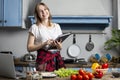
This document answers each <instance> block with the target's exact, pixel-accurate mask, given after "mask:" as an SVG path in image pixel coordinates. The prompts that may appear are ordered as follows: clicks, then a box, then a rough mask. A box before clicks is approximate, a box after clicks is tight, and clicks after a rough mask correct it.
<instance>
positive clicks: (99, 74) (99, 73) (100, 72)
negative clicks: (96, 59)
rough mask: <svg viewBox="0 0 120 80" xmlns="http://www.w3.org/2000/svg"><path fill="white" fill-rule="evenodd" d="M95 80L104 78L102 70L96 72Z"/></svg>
mask: <svg viewBox="0 0 120 80" xmlns="http://www.w3.org/2000/svg"><path fill="white" fill-rule="evenodd" d="M94 76H95V78H102V76H103V72H102V71H100V70H96V72H95V73H94Z"/></svg>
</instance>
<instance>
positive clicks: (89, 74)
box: [87, 72, 94, 80]
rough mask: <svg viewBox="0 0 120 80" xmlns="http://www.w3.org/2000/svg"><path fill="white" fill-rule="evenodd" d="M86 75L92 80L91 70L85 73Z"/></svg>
mask: <svg viewBox="0 0 120 80" xmlns="http://www.w3.org/2000/svg"><path fill="white" fill-rule="evenodd" d="M87 75H88V77H89V80H92V78H94V75H93V73H91V72H89V73H87Z"/></svg>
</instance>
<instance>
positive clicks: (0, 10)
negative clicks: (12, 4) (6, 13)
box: [0, 0, 3, 26]
mask: <svg viewBox="0 0 120 80" xmlns="http://www.w3.org/2000/svg"><path fill="white" fill-rule="evenodd" d="M2 21H3V0H0V26H2V25H3V23H2Z"/></svg>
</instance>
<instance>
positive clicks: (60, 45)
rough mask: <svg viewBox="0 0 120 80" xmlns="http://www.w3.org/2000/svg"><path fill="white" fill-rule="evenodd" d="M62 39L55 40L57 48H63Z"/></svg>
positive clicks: (54, 43)
mask: <svg viewBox="0 0 120 80" xmlns="http://www.w3.org/2000/svg"><path fill="white" fill-rule="evenodd" d="M61 42H62V41H53V45H54V46H56V47H57V49H59V50H61V49H62V43H61Z"/></svg>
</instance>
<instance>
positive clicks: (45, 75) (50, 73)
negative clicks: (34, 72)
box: [41, 72, 57, 77]
mask: <svg viewBox="0 0 120 80" xmlns="http://www.w3.org/2000/svg"><path fill="white" fill-rule="evenodd" d="M41 75H42V77H56V76H57V75H56V74H54V73H53V72H41Z"/></svg>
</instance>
